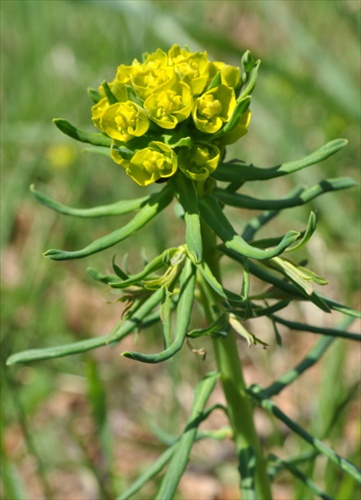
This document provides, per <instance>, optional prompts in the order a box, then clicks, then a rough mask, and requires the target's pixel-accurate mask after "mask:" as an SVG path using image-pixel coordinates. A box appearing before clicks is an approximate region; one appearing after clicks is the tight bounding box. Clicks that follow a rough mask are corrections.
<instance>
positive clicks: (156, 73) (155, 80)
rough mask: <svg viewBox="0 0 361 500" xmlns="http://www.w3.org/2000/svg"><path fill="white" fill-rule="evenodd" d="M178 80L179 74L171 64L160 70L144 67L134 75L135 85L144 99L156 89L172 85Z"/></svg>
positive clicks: (133, 82) (133, 81)
mask: <svg viewBox="0 0 361 500" xmlns="http://www.w3.org/2000/svg"><path fill="white" fill-rule="evenodd" d="M176 81H177V75H176V73H175V71H174V69H173V68H171V67H170V66H165V67H162V68H159V69H158V70H154V69H151V68H143V69H142V70H141V71H139V72H138V73H136V74H135V75H134V76H133V77H132V84H133V87H134V89H135V90H136V92H137V94H138V95H139V97H141V98H142V99H146V98H147V97H148V96H149V95H151V94H152V93H153V92H155V91H160V90H162V89H167V88H169V87H171V86H172V85H173V84H174V83H176Z"/></svg>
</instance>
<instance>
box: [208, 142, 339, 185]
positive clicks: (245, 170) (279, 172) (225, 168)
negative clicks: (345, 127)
mask: <svg viewBox="0 0 361 500" xmlns="http://www.w3.org/2000/svg"><path fill="white" fill-rule="evenodd" d="M347 143H348V141H347V139H335V140H334V141H331V142H328V143H327V144H325V145H324V146H322V147H321V148H319V149H317V150H316V151H314V152H313V153H311V154H309V155H307V156H305V157H304V158H302V159H300V160H295V161H289V162H286V163H282V164H281V165H277V166H276V167H272V168H259V167H255V166H253V165H246V164H244V163H242V162H238V163H232V162H228V163H221V164H220V165H219V166H218V168H217V170H216V171H215V172H214V173H213V174H212V177H214V178H215V179H218V180H220V181H235V180H242V181H265V180H268V179H274V178H276V177H282V176H283V175H288V174H292V173H294V172H297V171H299V170H302V169H304V168H306V167H309V166H311V165H315V164H316V163H320V162H321V161H323V160H325V159H326V158H328V157H329V156H331V155H333V154H335V153H337V152H338V151H339V150H340V149H342V148H344V147H345V146H346V145H347Z"/></svg>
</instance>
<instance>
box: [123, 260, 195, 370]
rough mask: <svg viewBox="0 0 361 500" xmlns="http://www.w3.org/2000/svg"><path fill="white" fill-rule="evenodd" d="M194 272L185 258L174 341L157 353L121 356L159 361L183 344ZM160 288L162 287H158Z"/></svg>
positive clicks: (152, 361)
mask: <svg viewBox="0 0 361 500" xmlns="http://www.w3.org/2000/svg"><path fill="white" fill-rule="evenodd" d="M195 277H196V272H195V268H194V266H193V264H192V262H191V261H190V260H189V259H187V260H186V263H185V265H184V268H183V270H182V273H181V276H180V292H179V302H178V306H177V322H176V326H175V333H174V342H173V343H172V344H171V345H170V346H169V347H168V348H167V349H165V350H163V351H161V352H159V353H157V354H142V353H140V352H123V353H122V356H125V357H126V358H131V359H134V360H136V361H142V362H143V363H161V362H162V361H165V360H167V359H169V358H171V357H172V356H174V355H175V354H176V353H177V352H178V351H179V350H180V349H181V348H182V346H183V343H184V340H185V337H186V334H187V329H188V324H189V320H190V316H191V312H192V306H193V300H194V287H195ZM160 290H162V289H160Z"/></svg>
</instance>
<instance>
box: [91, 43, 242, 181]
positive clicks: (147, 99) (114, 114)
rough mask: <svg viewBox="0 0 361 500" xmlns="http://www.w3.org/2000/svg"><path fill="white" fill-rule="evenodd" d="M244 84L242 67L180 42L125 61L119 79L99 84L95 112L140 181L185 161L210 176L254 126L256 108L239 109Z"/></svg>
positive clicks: (114, 152) (198, 174)
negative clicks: (229, 148)
mask: <svg viewBox="0 0 361 500" xmlns="http://www.w3.org/2000/svg"><path fill="white" fill-rule="evenodd" d="M241 86H242V80H241V71H240V69H239V68H237V67H235V66H231V65H227V64H224V63H222V62H210V61H209V60H208V56H207V53H206V52H190V51H188V50H186V49H182V48H180V47H179V46H178V45H173V47H171V49H170V50H169V51H168V52H167V53H166V52H164V51H163V50H161V49H157V50H156V51H155V52H153V53H151V54H148V53H146V54H144V55H143V62H139V61H138V60H137V59H135V60H134V61H133V63H132V64H131V65H130V66H126V65H124V64H121V65H120V66H119V67H118V70H117V73H116V76H115V79H114V80H113V82H111V83H109V84H107V83H106V82H104V83H103V85H102V86H101V87H100V88H99V93H97V94H96V99H95V100H96V103H95V104H94V106H93V107H92V120H93V123H94V125H95V126H96V127H97V128H98V129H99V130H100V131H101V132H103V133H104V134H106V135H107V136H108V137H110V138H111V139H112V147H111V157H112V159H113V160H114V161H115V162H116V163H118V164H119V165H121V166H122V167H123V168H124V169H125V171H126V173H127V174H128V175H129V176H130V177H131V178H132V179H133V180H134V181H135V182H137V183H138V184H139V185H141V186H146V185H148V184H151V183H152V182H155V181H158V180H160V179H162V178H168V177H171V176H172V175H174V173H175V172H176V170H177V168H180V169H181V170H182V171H183V173H184V174H185V175H186V176H188V177H190V178H191V179H193V180H195V181H203V180H205V179H206V178H207V177H208V176H209V175H210V174H211V173H212V172H213V171H214V170H215V169H216V168H217V166H218V164H219V161H220V159H221V157H222V154H223V149H224V146H225V145H226V144H230V143H232V142H235V141H236V140H237V139H238V138H240V137H242V136H243V135H244V134H246V133H247V127H248V124H249V120H250V111H249V110H248V109H245V110H242V114H240V113H239V106H238V104H239V101H238V98H237V97H238V95H239V93H240V89H241ZM94 94H95V93H94ZM246 108H248V106H247V107H246ZM227 124H228V129H227ZM230 125H232V126H230Z"/></svg>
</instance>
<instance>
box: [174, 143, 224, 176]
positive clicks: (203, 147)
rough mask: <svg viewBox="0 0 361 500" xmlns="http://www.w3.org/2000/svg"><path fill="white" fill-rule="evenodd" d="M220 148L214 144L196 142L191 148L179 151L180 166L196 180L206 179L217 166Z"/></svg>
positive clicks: (187, 174)
mask: <svg viewBox="0 0 361 500" xmlns="http://www.w3.org/2000/svg"><path fill="white" fill-rule="evenodd" d="M220 154H221V152H220V150H219V148H217V146H213V145H212V144H198V143H195V144H194V145H193V147H192V148H191V149H188V148H181V149H180V151H179V155H178V158H179V168H180V169H181V170H182V172H183V173H184V174H185V175H186V176H187V177H189V178H190V179H193V180H194V181H204V180H205V179H207V177H209V175H210V174H211V173H212V172H213V171H214V170H215V169H216V168H217V166H218V163H219V158H220Z"/></svg>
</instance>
